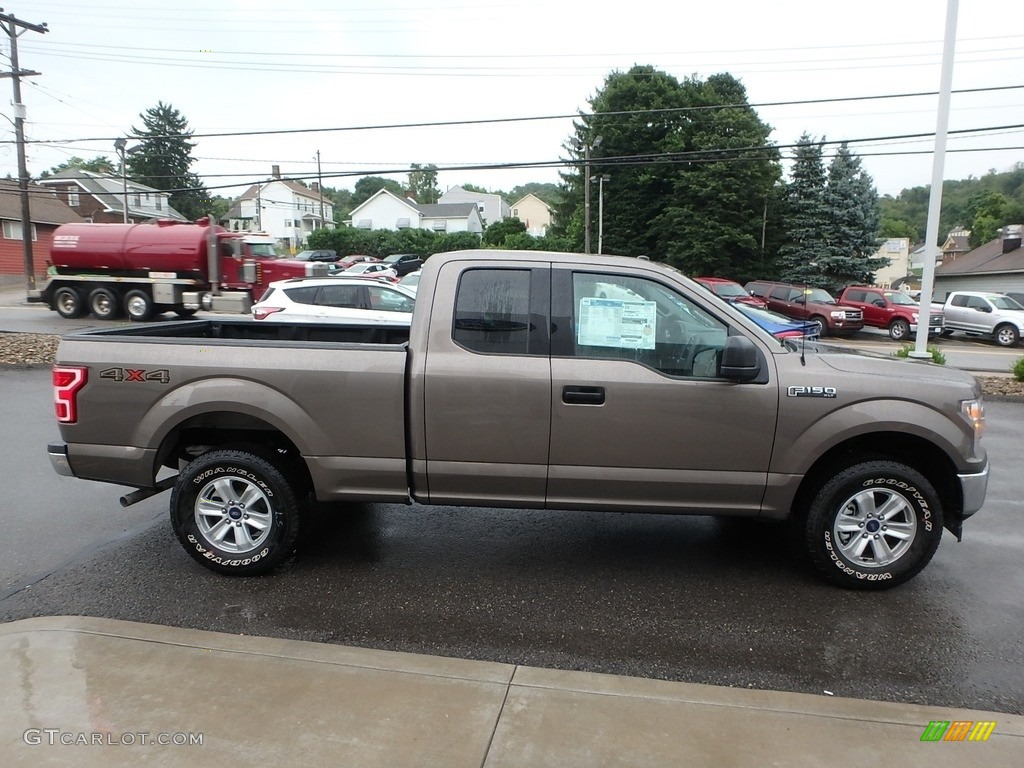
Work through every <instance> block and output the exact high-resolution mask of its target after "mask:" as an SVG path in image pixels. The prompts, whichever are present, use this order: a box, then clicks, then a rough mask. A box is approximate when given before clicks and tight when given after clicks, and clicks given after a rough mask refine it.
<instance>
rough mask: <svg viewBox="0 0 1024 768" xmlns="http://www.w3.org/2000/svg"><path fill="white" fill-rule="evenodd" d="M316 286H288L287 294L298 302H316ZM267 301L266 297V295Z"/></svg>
mask: <svg viewBox="0 0 1024 768" xmlns="http://www.w3.org/2000/svg"><path fill="white" fill-rule="evenodd" d="M316 291H317V289H316V286H309V285H307V286H305V287H303V288H288V289H287V290H285V295H286V296H287V297H288V298H289V299H291V300H292V301H294V302H295V303H296V304H313V303H315V302H316ZM264 301H266V297H264Z"/></svg>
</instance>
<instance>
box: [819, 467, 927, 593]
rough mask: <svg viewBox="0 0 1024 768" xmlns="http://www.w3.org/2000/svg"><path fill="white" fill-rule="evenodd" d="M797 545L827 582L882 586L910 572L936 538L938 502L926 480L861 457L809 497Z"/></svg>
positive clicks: (912, 573) (922, 561)
mask: <svg viewBox="0 0 1024 768" xmlns="http://www.w3.org/2000/svg"><path fill="white" fill-rule="evenodd" d="M803 535H804V544H805V546H806V549H807V552H808V554H809V555H810V557H811V560H812V562H813V563H814V565H815V566H816V567H817V568H818V570H819V571H821V572H822V574H823V575H824V576H825V578H826V579H828V580H829V581H831V582H833V583H835V584H838V585H839V586H841V587H847V588H850V589H888V588H889V587H895V586H896V585H897V584H902V583H903V582H905V581H907V580H908V579H910V578H913V577H914V576H915V575H917V574H918V573H919V572H920V571H921V569H922V568H924V567H925V566H926V565H927V564H928V562H929V561H930V560H931V559H932V555H934V554H935V550H936V549H937V548H938V546H939V540H940V539H941V538H942V506H941V504H940V502H939V496H938V494H937V493H936V492H935V489H934V488H933V487H932V484H931V483H930V482H928V480H927V479H926V478H925V477H924V476H923V475H922V474H921V473H919V472H917V471H916V470H914V469H912V468H911V467H908V466H906V465H904V464H900V463H899V462H895V461H866V462H863V463H860V464H855V465H853V466H852V467H849V468H848V469H845V470H843V471H842V472H839V473H838V474H836V475H835V476H834V477H832V478H831V479H830V480H828V481H827V482H826V483H824V484H823V485H822V486H821V488H820V489H819V490H818V492H817V493H816V494H815V495H814V498H813V500H812V501H811V504H810V506H809V507H808V510H807V516H806V518H805V519H804V521H803Z"/></svg>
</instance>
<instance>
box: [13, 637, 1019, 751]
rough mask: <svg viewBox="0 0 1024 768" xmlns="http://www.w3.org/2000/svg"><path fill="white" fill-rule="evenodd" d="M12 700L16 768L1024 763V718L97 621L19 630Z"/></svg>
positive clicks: (14, 644)
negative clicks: (947, 734) (933, 734)
mask: <svg viewBox="0 0 1024 768" xmlns="http://www.w3.org/2000/svg"><path fill="white" fill-rule="evenodd" d="M0 690H3V691H4V693H5V695H4V697H3V699H2V701H0V763H2V764H3V765H4V766H37V765H43V764H46V765H58V766H64V765H66V766H76V768H79V767H80V768H90V767H91V766H97V768H99V767H102V768H107V767H108V766H122V765H124V766H128V765H137V764H143V763H145V764H152V765H189V766H195V768H202V767H203V766H218V768H219V767H220V766H224V765H232V766H247V765H253V766H256V765H258V766H260V767H261V768H266V766H276V765H286V764H296V765H303V766H316V765H325V766H328V765H329V766H355V767H358V768H373V767H374V766H381V767H382V768H383V767H385V766H386V767H387V768H394V767H399V766H417V767H419V766H438V768H442V767H443V768H460V767H461V766H466V768H470V767H472V768H480V766H483V767H484V768H524V767H528V766H552V767H553V768H554V767H555V766H557V767H558V768H573V767H574V766H579V767H580V768H597V767H598V766H612V765H615V766H631V767H632V766H652V767H657V768H661V767H662V766H670V765H680V766H703V765H708V766H738V767H743V766H759V767H760V766H765V765H781V766H788V767H791V768H796V767H798V766H815V768H817V767H818V766H822V765H831V764H843V765H868V764H875V763H879V762H883V763H884V764H886V765H894V766H901V768H903V767H906V766H928V768H941V767H942V766H964V765H984V766H987V767H990V768H994V767H997V766H1006V768H1011V767H1012V768H1017V767H1018V766H1020V765H1024V717H1020V716H1011V715H1003V714H998V713H991V712H976V711H969V710H953V709H945V708H942V707H926V706H916V705H909V704H892V703H881V702H870V701H859V700H854V699H844V698H838V697H829V696H824V695H822V696H812V695H808V694H794V693H778V692H773V691H755V690H744V689H735V688H718V687H713V686H705V685H692V684H686V683H671V682H665V681H658V680H646V679H633V678H626V677H615V676H611V675H599V674H592V673H584V672H564V671H558V670H547V669H536V668H531V667H519V666H514V665H508V664H496V663H490V662H480V661H469V660H463V659H450V658H443V657H433V656H421V655H414V654H403V653H393V652H388V651H376V650H369V649H362V648H350V647H345V646H337V645H320V644H316V643H308V642H300V641H296V640H276V639H270V638H259V637H247V636H235V635H226V634H218V633H213V632H203V631H198V630H189V629H176V628H170V627H158V626H152V625H147V624H135V623H130V622H121V621H111V620H104V619H93V618H83V617H45V618H37V619H26V620H23V621H16V622H12V623H10V624H6V625H0ZM931 721H974V722H978V721H982V722H985V721H987V722H992V721H994V722H995V723H996V725H995V727H994V730H993V731H992V733H991V736H990V737H989V738H988V740H987V741H984V742H979V741H966V740H965V741H962V742H953V741H950V742H946V741H939V742H922V741H921V737H922V734H923V733H924V731H925V729H926V727H927V726H928V725H929V723H930V722H931ZM158 741H161V742H167V743H163V744H160V743H156V742H158ZM197 741H201V743H197ZM143 742H145V743H143ZM190 742H191V743H190Z"/></svg>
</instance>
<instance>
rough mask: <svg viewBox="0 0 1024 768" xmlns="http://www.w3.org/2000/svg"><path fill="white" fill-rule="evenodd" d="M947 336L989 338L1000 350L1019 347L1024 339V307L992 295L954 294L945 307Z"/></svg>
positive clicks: (987, 293)
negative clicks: (963, 334) (1001, 348)
mask: <svg viewBox="0 0 1024 768" xmlns="http://www.w3.org/2000/svg"><path fill="white" fill-rule="evenodd" d="M943 313H944V314H945V316H946V321H945V327H944V328H943V335H945V336H948V335H950V334H951V333H952V332H953V331H960V332H962V333H966V334H967V335H968V336H987V337H988V338H990V339H992V340H993V341H994V342H995V343H996V344H998V345H999V346H1000V347H1016V346H1017V345H1018V344H1020V340H1021V339H1022V338H1024V306H1021V305H1020V304H1018V303H1017V302H1016V301H1014V300H1013V299H1012V298H1010V297H1009V296H1007V295H1005V294H1002V293H994V292H988V291H953V292H952V293H950V294H949V295H947V296H946V303H945V304H944V305H943Z"/></svg>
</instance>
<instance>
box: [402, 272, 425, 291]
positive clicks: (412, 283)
mask: <svg viewBox="0 0 1024 768" xmlns="http://www.w3.org/2000/svg"><path fill="white" fill-rule="evenodd" d="M398 284H399V285H403V286H405V287H406V288H408V289H409V290H410V291H412V292H413V293H416V290H417V289H418V288H419V287H420V270H418V269H417V270H416V271H415V272H410V273H409V274H408V275H405V276H404V277H403V278H401V279H400V280H399V281H398Z"/></svg>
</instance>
